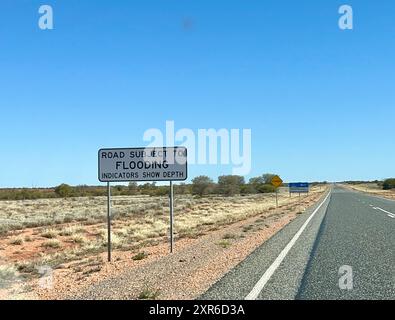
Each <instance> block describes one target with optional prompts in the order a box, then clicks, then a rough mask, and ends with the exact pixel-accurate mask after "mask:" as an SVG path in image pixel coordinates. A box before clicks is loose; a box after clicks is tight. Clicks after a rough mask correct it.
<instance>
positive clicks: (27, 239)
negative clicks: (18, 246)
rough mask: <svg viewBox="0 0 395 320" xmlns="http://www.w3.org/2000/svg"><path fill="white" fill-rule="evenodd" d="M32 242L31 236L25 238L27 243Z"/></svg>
mask: <svg viewBox="0 0 395 320" xmlns="http://www.w3.org/2000/svg"><path fill="white" fill-rule="evenodd" d="M32 240H33V239H32V237H31V236H25V242H31V241H32Z"/></svg>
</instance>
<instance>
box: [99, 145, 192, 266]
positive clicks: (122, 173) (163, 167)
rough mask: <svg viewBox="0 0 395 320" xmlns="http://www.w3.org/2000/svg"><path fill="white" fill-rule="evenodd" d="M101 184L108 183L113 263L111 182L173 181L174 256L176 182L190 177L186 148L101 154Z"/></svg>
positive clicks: (171, 238) (126, 149)
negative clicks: (174, 189) (174, 183)
mask: <svg viewBox="0 0 395 320" xmlns="http://www.w3.org/2000/svg"><path fill="white" fill-rule="evenodd" d="M98 169H99V181H101V182H107V248H108V261H111V187H110V182H126V181H170V195H169V200H170V203H169V205H170V252H173V242H174V237H173V220H174V219H173V218H174V217H173V208H174V205H173V198H174V197H173V181H183V180H186V179H187V177H188V172H187V149H186V148H185V147H162V148H153V147H149V148H148V147H147V148H123V149H122V148H116V149H100V150H99V167H98Z"/></svg>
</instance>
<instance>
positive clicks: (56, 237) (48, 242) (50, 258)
mask: <svg viewBox="0 0 395 320" xmlns="http://www.w3.org/2000/svg"><path fill="white" fill-rule="evenodd" d="M322 191H323V190H321V192H322ZM312 193H314V194H317V193H319V190H318V189H313V190H312ZM298 202H299V199H298V197H292V198H290V197H289V195H288V193H287V192H286V191H285V190H282V192H280V193H279V203H280V205H283V206H285V205H287V206H292V205H296V204H297V203H298ZM174 205H175V208H174V212H175V225H174V231H175V236H176V238H183V237H190V238H196V237H198V236H200V235H202V234H204V233H206V232H208V231H211V230H216V229H219V228H221V227H222V226H225V225H229V224H232V223H234V222H237V221H241V220H245V219H247V218H250V217H255V216H260V215H262V214H264V215H267V214H269V213H270V212H273V210H274V209H275V196H274V194H259V195H249V196H236V197H221V196H212V197H207V198H194V197H192V196H190V195H182V196H176V197H175V203H174ZM112 206H113V217H112V246H113V248H114V249H120V250H139V249H141V248H143V247H144V246H145V245H147V244H152V243H155V242H157V241H166V239H167V235H168V232H169V231H168V230H169V208H168V197H148V196H134V197H130V196H119V197H114V198H113V202H112ZM105 212H106V198H104V197H98V198H75V199H39V200H20V201H0V222H1V221H2V222H3V226H6V227H7V228H8V229H7V230H13V229H15V226H18V228H17V229H20V230H21V231H18V232H17V233H18V237H16V238H11V240H10V237H8V236H7V237H6V236H3V237H0V246H1V242H2V241H7V242H9V241H13V242H14V245H18V246H20V251H21V253H20V254H19V255H18V254H15V252H10V254H9V256H8V257H9V258H10V259H13V261H14V262H19V261H26V264H31V265H40V264H48V265H51V266H56V265H59V264H62V263H64V262H66V261H74V260H81V259H82V258H85V257H87V256H88V257H89V256H90V255H95V254H97V253H100V252H103V251H105V250H106V245H107V229H106V222H105V219H104V217H105ZM32 226H35V227H36V228H31V227H32ZM37 227H38V228H37ZM251 228H252V227H251ZM242 231H244V232H246V231H248V230H242ZM235 236H236V235H227V236H226V237H224V239H223V241H221V243H220V244H219V245H220V246H222V247H224V248H226V247H228V246H229V245H230V244H231V242H232V240H233V239H234V237H235ZM43 238H45V239H43ZM16 239H18V240H16ZM25 252H29V255H28V256H26V253H25ZM143 258H144V257H143ZM26 269H29V268H26Z"/></svg>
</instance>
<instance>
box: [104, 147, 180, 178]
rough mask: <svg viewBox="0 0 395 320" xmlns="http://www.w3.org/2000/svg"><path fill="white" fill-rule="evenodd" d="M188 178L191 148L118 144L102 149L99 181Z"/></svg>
mask: <svg viewBox="0 0 395 320" xmlns="http://www.w3.org/2000/svg"><path fill="white" fill-rule="evenodd" d="M186 179H187V149H186V148H185V147H163V148H151V147H150V148H124V149H123V148H116V149H100V150H99V181H101V182H126V181H183V180H186Z"/></svg>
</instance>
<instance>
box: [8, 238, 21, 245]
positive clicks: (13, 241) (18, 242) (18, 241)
mask: <svg viewBox="0 0 395 320" xmlns="http://www.w3.org/2000/svg"><path fill="white" fill-rule="evenodd" d="M9 243H10V244H12V245H14V246H20V245H21V244H23V238H21V237H16V238H13V239H11V241H10V242H9Z"/></svg>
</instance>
